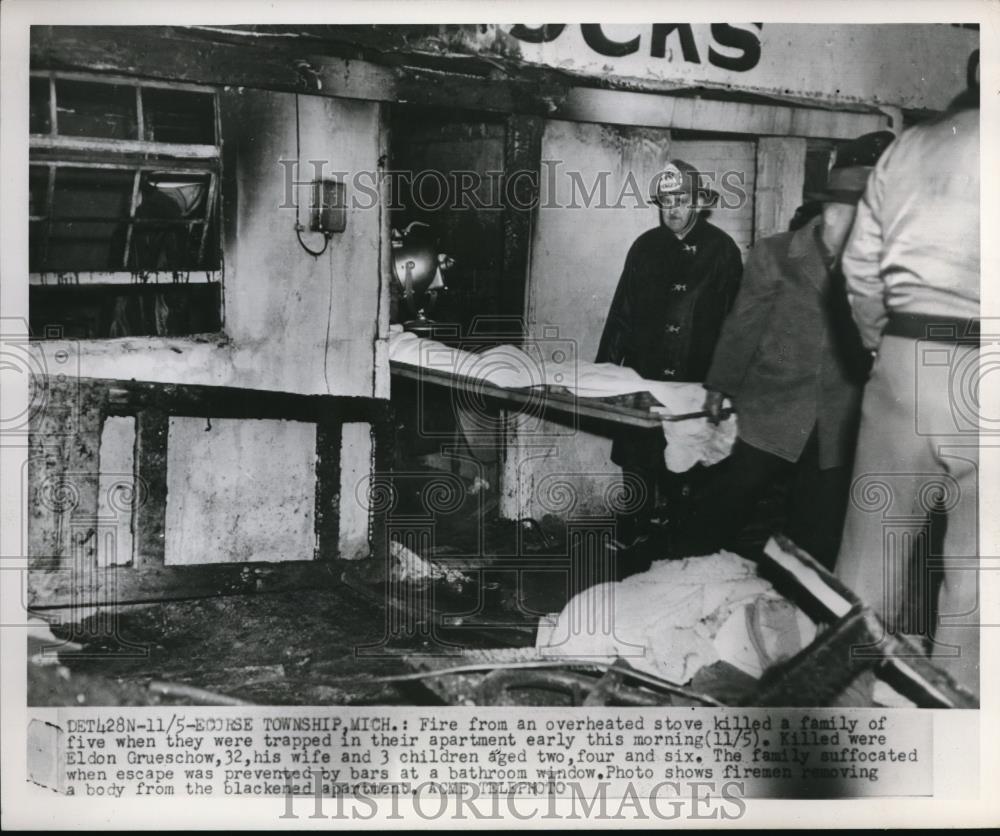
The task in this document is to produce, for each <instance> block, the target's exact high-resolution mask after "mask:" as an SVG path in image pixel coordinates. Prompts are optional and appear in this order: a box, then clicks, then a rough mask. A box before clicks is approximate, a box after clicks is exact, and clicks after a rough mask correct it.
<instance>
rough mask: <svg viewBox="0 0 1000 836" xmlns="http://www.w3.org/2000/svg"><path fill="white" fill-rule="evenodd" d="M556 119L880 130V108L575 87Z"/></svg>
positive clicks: (795, 131)
mask: <svg viewBox="0 0 1000 836" xmlns="http://www.w3.org/2000/svg"><path fill="white" fill-rule="evenodd" d="M551 116H552V118H554V119H567V120H570V121H577V122H599V123H609V124H613V125H636V126H646V127H652V128H674V129H679V130H697V131H718V132H722V133H744V134H754V135H756V136H768V135H773V136H802V137H807V136H815V137H827V138H831V139H853V138H854V137H857V136H860V135H861V134H863V133H868V132H870V131H878V130H882V129H883V128H884V127H885V125H886V123H887V121H888V117H887V116H885V114H882V113H854V112H848V111H839V110H821V109H818V108H804V107H788V106H785V105H778V104H774V105H772V104H760V103H751V102H732V101H721V100H716V99H700V98H693V97H680V96H669V95H660V94H655V93H634V92H630V91H627V90H600V89H597V88H591V87H574V88H573V89H571V90H570V91H569V92H568V94H567V96H566V98H565V99H564V100H563V101H562V102H559V103H557V104H556V105H555V107H554V108H553V110H552V113H551Z"/></svg>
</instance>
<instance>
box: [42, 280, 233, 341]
mask: <svg viewBox="0 0 1000 836" xmlns="http://www.w3.org/2000/svg"><path fill="white" fill-rule="evenodd" d="M220 290H221V285H219V284H218V283H217V282H213V283H210V284H147V285H104V286H100V285H89V286H88V285H68V286H67V285H32V286H31V288H30V289H29V299H28V305H29V307H28V314H29V319H30V323H31V334H32V336H33V337H34V338H36V339H44V338H45V336H46V333H47V329H49V328H53V327H56V328H61V329H62V336H63V337H68V338H77V339H88V338H89V339H103V338H107V337H128V336H135V337H143V336H161V337H172V336H182V335H184V334H198V333H211V332H215V331H218V330H219V328H220V327H221V320H220V317H219V311H220Z"/></svg>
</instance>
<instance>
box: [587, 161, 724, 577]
mask: <svg viewBox="0 0 1000 836" xmlns="http://www.w3.org/2000/svg"><path fill="white" fill-rule="evenodd" d="M699 177H700V175H699V172H698V171H697V170H696V169H695V168H694V167H693V166H691V165H690V164H688V163H686V162H684V161H683V160H672V161H671V162H670V163H669V164H668V165H667V167H666V168H665V169H664V171H663V172H662V173H660V174H659V176H658V177H657V178H656V179H655V180H654V181H653V184H652V188H651V194H650V202H651V203H654V204H655V205H656V206H657V207H658V208H659V215H660V224H659V225H658V226H656V227H654V228H653V229H650V230H647V231H646V232H644V233H643V234H642V235H640V236H639V238H638V239H636V241H635V242H634V243H633V244H632V247H631V248H630V249H629V251H628V255H627V257H626V259H625V267H624V269H623V270H622V274H621V278H620V279H619V281H618V287H617V290H616V291H615V295H614V298H613V299H612V302H611V308H610V310H609V311H608V318H607V322H606V324H605V326H604V332H603V334H602V336H601V342H600V347H599V349H598V352H597V362H598V363H615V364H618V365H625V366H629V367H630V368H632V369H634V370H635V371H637V372H638V373H639V374H640V375H642V377H644V378H646V379H647V380H667V381H675V382H690V381H696V382H699V383H700V382H702V381H703V380H704V379H705V375H706V373H707V372H708V367H709V364H710V363H711V359H712V352H713V350H714V348H715V343H716V340H717V339H718V336H719V331H720V330H721V328H722V322H723V320H724V318H725V316H726V313H727V312H728V311H729V309H730V307H731V306H732V304H733V300H734V299H735V297H736V292H737V290H738V288H739V281H740V274H741V273H742V269H743V262H742V258H741V255H740V249H739V247H738V246H737V245H736V243H735V242H734V241H733V239H732V238H730V237H729V235H727V234H726V233H725V232H723V231H722V230H721V229H719V228H718V227H716V226H714V225H713V224H711V223H709V222H708V221H707V220H706V218H705V217H704V210H705V209H707V208H709V207H710V206H711V205H713V204H714V202H715V201H716V200H717V198H718V194H717V193H716V192H714V191H712V190H711V189H710V188H708V187H707V186H706V185H705V184H703V183H702V182H701V181H700V179H699ZM701 177H702V179H703V178H704V175H701ZM664 444H665V442H664V439H663V433H662V431H660V430H636V429H631V428H626V429H623V430H621V431H620V432H619V433H618V434H617V435H616V436H615V439H614V444H613V446H612V450H611V460H612V461H613V462H614V463H615V464H617V465H619V466H620V467H621V468H622V471H623V477H624V479H625V480H626V481H629V480H632V481H633V486H632V487H633V491H630V493H634V489H635V488H639V489H640V490H639V493H640V494H641V496H643V497H644V500H643V501H642V502H641V505H640V507H637V508H636V509H635V513H630V514H624V515H621V516H620V517H619V520H618V540H619V542H620V543H621V544H622V545H625V546H628V545H632V544H635V543H636V541H638V540H642V539H644V538H645V537H646V536H647V535H648V533H649V530H650V526H651V521H652V519H653V518H654V516H656V515H659V513H660V512H661V511H663V510H664V506H669V504H670V503H671V502H673V503H674V504H675V505H676V503H677V502H678V500H679V498H680V496H681V495H682V494H683V493H684V491H685V487H686V484H685V480H684V479H683V478H680V477H679V476H678V475H677V474H671V473H670V472H669V471H667V469H666V466H665V464H664V460H663V450H664ZM640 568H641V567H640Z"/></svg>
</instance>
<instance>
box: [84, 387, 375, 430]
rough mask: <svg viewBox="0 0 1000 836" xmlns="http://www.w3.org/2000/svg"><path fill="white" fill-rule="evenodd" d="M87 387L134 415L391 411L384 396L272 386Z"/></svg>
mask: <svg viewBox="0 0 1000 836" xmlns="http://www.w3.org/2000/svg"><path fill="white" fill-rule="evenodd" d="M81 380H82V381H85V382H86V383H87V385H91V386H96V387H98V388H106V389H107V391H108V392H109V393H110V395H109V397H110V399H111V400H110V403H111V404H112V412H113V413H114V414H118V415H132V414H136V413H137V412H138V411H140V410H144V409H155V410H161V411H162V412H164V413H165V414H166V415H180V416H184V417H187V418H240V419H266V418H273V419H277V420H288V421H306V422H309V423H314V424H315V423H319V422H321V421H325V420H333V419H335V420H337V421H344V422H347V421H378V420H383V419H384V417H385V415H386V414H387V412H388V410H389V402H388V401H387V400H383V399H380V398H367V397H355V396H347V395H297V394H292V393H289V392H276V391H273V390H267V389H242V388H237V387H232V386H203V385H192V384H184V383H152V382H148V381H136V380H107V379H100V378H82V379H81Z"/></svg>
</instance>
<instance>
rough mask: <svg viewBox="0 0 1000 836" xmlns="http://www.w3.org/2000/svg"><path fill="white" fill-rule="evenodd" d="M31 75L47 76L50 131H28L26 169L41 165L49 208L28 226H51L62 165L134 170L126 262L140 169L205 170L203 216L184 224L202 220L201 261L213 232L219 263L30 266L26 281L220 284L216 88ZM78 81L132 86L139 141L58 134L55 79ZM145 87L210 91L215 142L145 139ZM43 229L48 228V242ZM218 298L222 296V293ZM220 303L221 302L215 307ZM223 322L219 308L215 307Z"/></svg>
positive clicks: (116, 77) (180, 173)
mask: <svg viewBox="0 0 1000 836" xmlns="http://www.w3.org/2000/svg"><path fill="white" fill-rule="evenodd" d="M30 76H31V79H32V80H34V79H38V78H41V79H45V80H47V82H48V105H49V113H48V121H49V125H48V128H49V132H48V133H47V134H45V133H29V160H28V163H29V168H35V167H39V168H44V169H45V170H46V177H47V181H46V204H47V205H46V210H47V213H48V214H46V215H44V216H29V224H30V223H33V222H38V221H45V220H47V221H48V222H49V223H52V210H53V206H52V203H53V194H54V190H55V179H56V171H57V169H59V168H74V169H90V170H97V169H111V170H117V171H128V172H133V174H134V176H133V179H132V190H131V197H130V205H129V214H128V216H127V217H126V218H125V222H126V223H127V227H128V228H127V231H126V244H125V252H124V259H123V261H124V263H126V264H127V263H128V258H129V254H130V252H131V246H132V238H133V231H134V229H135V227H136V225H137V224H136V218H135V212H136V208H137V199H138V193H139V185H140V183H141V181H142V177H143V174H144V173H146V172H150V171H157V172H167V173H170V174H177V175H178V176H192V175H206V174H207V175H208V178H209V186H208V194H207V195H206V207H208V208H207V211H206V214H205V216H204V219H203V220H195V221H191V222H189V223H190V224H191V225H194V224H198V223H200V224H202V237H201V241H200V243H199V260H202V259H203V258H204V253H205V248H206V247H207V246H208V245H209V243H210V239H209V236H210V235H211V234H214V235H215V236H217V237H218V240H217V241H216V242H215V243H216V246H217V247H218V260H217V266H216V267H214V268H211V269H208V268H202V269H194V270H187V269H183V270H170V269H162V270H149V271H134V270H129V269H122V270H112V271H97V270H43V271H29V274H28V283H29V285H44V286H52V285H66V284H69V285H90V286H109V285H110V286H113V285H125V284H128V285H133V284H137V283H141V284H154V285H155V284H177V283H193V284H209V283H213V282H218V283H220V284H221V283H222V281H223V276H224V253H223V249H222V217H221V216H222V200H221V181H222V175H223V172H222V159H223V140H222V126H221V116H220V110H221V108H220V102H219V89H218V88H216V87H212V86H208V85H199V84H188V83H183V82H172V81H156V80H147V79H144V78H139V77H131V76H121V75H112V74H108V75H105V74H100V73H87V72H70V71H62V70H32V71H31V73H30ZM62 80H65V81H82V82H87V83H93V84H106V85H108V86H120V87H131V88H134V91H135V100H136V105H135V107H136V109H135V115H136V136H137V137H139V138H138V139H113V138H104V137H85V136H76V135H74V136H61V135H60V134H59V133H58V127H59V122H58V98H57V95H56V83H57V81H62ZM144 89H159V90H171V91H178V92H192V93H201V94H209V95H211V96H212V110H213V118H212V129H213V132H214V136H215V144H213V145H208V144H203V143H180V142H160V141H151V140H145V139H143V138H142V137H144V136H145V122H144V113H143V94H142V91H143V90H144ZM47 242H48V234H47V233H46V245H47ZM220 296H221V294H220ZM220 308H221V306H220ZM219 317H220V321H221V319H222V310H221V309H220V311H219Z"/></svg>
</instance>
